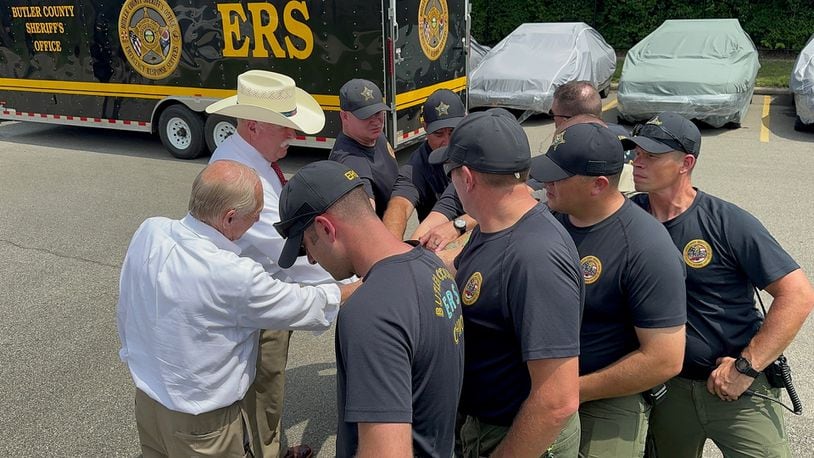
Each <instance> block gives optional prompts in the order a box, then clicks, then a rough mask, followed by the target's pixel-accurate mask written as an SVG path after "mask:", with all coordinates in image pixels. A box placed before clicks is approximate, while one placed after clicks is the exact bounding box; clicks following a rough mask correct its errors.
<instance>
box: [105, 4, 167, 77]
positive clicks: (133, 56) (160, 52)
mask: <svg viewBox="0 0 814 458" xmlns="http://www.w3.org/2000/svg"><path fill="white" fill-rule="evenodd" d="M119 42H120V43H121V45H122V50H123V51H124V55H125V57H127V61H128V62H130V65H132V66H133V68H134V69H135V70H136V71H137V72H138V73H139V74H140V75H141V76H143V77H145V78H150V79H152V80H160V79H163V78H166V77H168V76H169V75H171V74H172V72H174V71H175V69H176V68H177V67H178V62H180V61H181V28H180V27H178V20H177V19H176V18H175V14H174V13H173V11H172V8H170V6H169V5H167V2H165V1H164V0H126V1H125V2H124V5H122V11H121V13H119Z"/></svg>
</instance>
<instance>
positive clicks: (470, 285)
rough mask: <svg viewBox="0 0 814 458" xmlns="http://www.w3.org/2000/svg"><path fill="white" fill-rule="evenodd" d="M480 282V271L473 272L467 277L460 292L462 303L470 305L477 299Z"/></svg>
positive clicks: (481, 277) (481, 279) (481, 276)
mask: <svg viewBox="0 0 814 458" xmlns="http://www.w3.org/2000/svg"><path fill="white" fill-rule="evenodd" d="M482 284H483V275H481V274H480V272H475V273H474V274H472V276H471V277H469V280H467V281H466V285H464V290H463V293H461V299H463V303H464V305H472V304H474V303H475V301H477V300H478V297H479V296H480V287H481V285H482Z"/></svg>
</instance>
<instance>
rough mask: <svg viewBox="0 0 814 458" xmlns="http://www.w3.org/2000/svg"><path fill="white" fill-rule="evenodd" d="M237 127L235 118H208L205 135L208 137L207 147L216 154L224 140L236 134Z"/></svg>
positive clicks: (213, 116) (212, 116)
mask: <svg viewBox="0 0 814 458" xmlns="http://www.w3.org/2000/svg"><path fill="white" fill-rule="evenodd" d="M236 125H237V122H236V121H235V119H234V118H230V117H227V116H220V115H209V116H207V118H206V125H205V126H204V135H205V136H206V146H207V147H208V148H209V151H210V152H212V153H214V152H215V150H216V149H218V146H220V144H221V143H223V141H224V140H226V139H227V138H229V136H230V135H232V134H233V133H235V126H236Z"/></svg>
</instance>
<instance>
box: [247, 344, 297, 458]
mask: <svg viewBox="0 0 814 458" xmlns="http://www.w3.org/2000/svg"><path fill="white" fill-rule="evenodd" d="M290 339H291V331H268V330H263V331H260V348H259V349H258V351H257V375H256V376H255V378H254V383H252V386H250V387H249V391H247V392H246V397H245V399H244V404H245V405H246V412H247V413H248V416H249V424H250V425H251V430H252V431H253V432H254V434H252V448H253V450H254V454H255V456H256V457H257V458H278V457H279V456H280V455H281V454H280V434H281V433H280V418H281V417H282V415H283V399H284V397H285V366H286V363H287V362H288V343H289V341H290Z"/></svg>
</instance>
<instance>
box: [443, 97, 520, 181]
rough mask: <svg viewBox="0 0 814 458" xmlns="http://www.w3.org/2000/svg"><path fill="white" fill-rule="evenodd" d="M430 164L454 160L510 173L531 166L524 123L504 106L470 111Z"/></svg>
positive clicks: (484, 168) (471, 165)
mask: <svg viewBox="0 0 814 458" xmlns="http://www.w3.org/2000/svg"><path fill="white" fill-rule="evenodd" d="M429 161H430V164H443V163H444V162H452V163H455V164H460V165H465V166H467V167H469V168H471V169H473V170H477V171H478V172H485V173H498V174H508V173H514V172H519V171H521V170H525V169H527V168H529V165H530V164H531V148H530V147H529V139H528V137H527V136H526V132H525V131H523V127H521V126H520V123H518V122H517V119H515V117H514V115H512V114H511V113H509V112H508V111H506V110H504V109H503V108H492V109H490V110H486V111H479V112H476V113H471V114H468V115H466V117H464V119H463V120H462V121H461V122H460V123H459V124H458V127H456V128H455V130H454V131H452V136H451V137H450V139H449V145H447V146H444V147H441V148H438V149H436V150H435V151H433V152H432V153H431V154H430V157H429Z"/></svg>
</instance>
